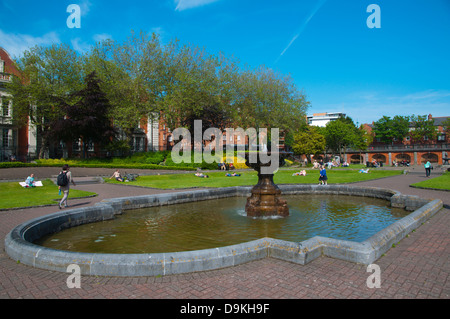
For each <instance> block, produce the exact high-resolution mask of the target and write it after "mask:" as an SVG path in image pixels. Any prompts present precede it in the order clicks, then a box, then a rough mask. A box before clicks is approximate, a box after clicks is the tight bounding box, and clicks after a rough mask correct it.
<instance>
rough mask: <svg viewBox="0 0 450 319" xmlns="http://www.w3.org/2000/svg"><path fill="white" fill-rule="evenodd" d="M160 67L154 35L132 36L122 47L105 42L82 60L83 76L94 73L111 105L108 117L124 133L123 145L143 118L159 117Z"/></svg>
mask: <svg viewBox="0 0 450 319" xmlns="http://www.w3.org/2000/svg"><path fill="white" fill-rule="evenodd" d="M162 64H163V60H162V48H161V44H160V42H159V37H158V36H157V35H156V34H154V33H153V34H152V35H151V36H150V35H148V34H146V33H144V32H140V33H139V34H136V33H134V32H133V33H132V34H131V35H130V36H129V37H128V38H127V40H126V41H124V42H123V43H119V42H115V41H112V40H105V41H102V42H99V43H97V44H96V45H95V46H94V47H93V48H92V50H91V51H90V52H89V53H88V54H87V55H85V56H84V68H85V70H86V71H85V72H86V73H89V72H92V71H96V74H97V76H98V78H99V79H100V80H101V82H100V87H101V89H102V90H103V91H104V92H105V93H106V96H107V98H108V100H109V101H110V103H111V105H112V108H111V109H110V114H109V115H110V116H111V118H113V119H114V124H115V125H116V126H117V127H120V129H121V130H122V132H124V133H125V137H126V140H127V144H129V143H130V141H131V138H132V134H133V132H134V129H135V128H136V127H137V125H138V123H139V121H140V120H141V119H142V118H143V117H145V116H147V117H158V116H159V109H158V105H157V100H158V99H161V98H163V95H164V93H163V87H162V84H161V80H162V78H160V76H161V74H162V73H163V72H164V71H162V70H161V68H162Z"/></svg>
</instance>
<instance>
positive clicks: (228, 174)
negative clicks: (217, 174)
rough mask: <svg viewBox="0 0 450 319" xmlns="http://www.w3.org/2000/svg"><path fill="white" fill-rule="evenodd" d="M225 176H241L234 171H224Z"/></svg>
mask: <svg viewBox="0 0 450 319" xmlns="http://www.w3.org/2000/svg"><path fill="white" fill-rule="evenodd" d="M225 176H227V177H232V176H241V174H238V173H236V172H234V173H226V174H225Z"/></svg>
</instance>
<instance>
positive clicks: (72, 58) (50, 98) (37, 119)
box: [8, 44, 83, 158]
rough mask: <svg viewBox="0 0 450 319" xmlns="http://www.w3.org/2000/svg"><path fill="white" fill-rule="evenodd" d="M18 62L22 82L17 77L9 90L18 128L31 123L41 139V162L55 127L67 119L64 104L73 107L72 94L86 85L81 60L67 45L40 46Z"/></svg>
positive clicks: (28, 52)
mask: <svg viewBox="0 0 450 319" xmlns="http://www.w3.org/2000/svg"><path fill="white" fill-rule="evenodd" d="M16 62H17V66H18V68H19V70H20V73H21V74H22V78H18V77H13V81H12V83H11V84H8V90H9V91H10V93H11V95H12V100H13V117H14V120H15V121H16V123H17V124H19V125H24V124H26V123H27V121H28V120H29V121H30V124H31V125H33V126H35V127H36V130H37V133H38V135H39V136H40V137H41V139H40V140H41V145H39V149H40V152H39V158H43V156H44V153H45V151H46V149H47V147H48V145H49V142H50V138H51V136H52V135H51V134H50V133H51V130H52V127H51V123H53V122H54V121H55V120H56V119H58V118H60V117H61V116H62V115H63V110H62V109H61V108H60V106H61V102H62V101H63V102H64V103H70V102H71V101H72V95H71V93H72V92H74V91H75V90H77V89H79V88H80V87H81V85H82V82H83V81H82V72H81V69H80V63H79V62H80V59H79V56H78V55H77V54H76V53H75V51H73V50H72V49H71V48H70V47H69V46H68V45H66V44H60V45H59V44H58V45H57V44H54V45H52V46H51V47H42V46H36V47H34V48H31V49H30V50H27V51H25V52H24V55H23V57H21V58H20V59H19V60H18V61H16Z"/></svg>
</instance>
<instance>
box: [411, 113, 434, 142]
mask: <svg viewBox="0 0 450 319" xmlns="http://www.w3.org/2000/svg"><path fill="white" fill-rule="evenodd" d="M411 125H412V128H413V129H412V130H411V131H410V132H409V136H410V137H411V139H412V140H413V141H414V142H416V143H417V142H421V141H423V140H424V139H425V138H428V139H430V140H433V139H435V138H436V135H437V133H436V128H435V127H434V121H433V120H429V119H428V117H427V116H426V115H417V116H416V115H412V116H411Z"/></svg>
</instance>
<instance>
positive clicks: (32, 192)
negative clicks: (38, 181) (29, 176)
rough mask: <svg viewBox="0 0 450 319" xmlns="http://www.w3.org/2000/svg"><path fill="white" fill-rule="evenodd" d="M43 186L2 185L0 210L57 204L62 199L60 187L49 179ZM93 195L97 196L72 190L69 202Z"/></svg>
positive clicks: (0, 184)
mask: <svg viewBox="0 0 450 319" xmlns="http://www.w3.org/2000/svg"><path fill="white" fill-rule="evenodd" d="M42 184H43V185H44V186H42V187H33V188H24V187H22V186H20V185H19V182H7V183H0V209H9V208H16V207H30V206H39V205H49V204H56V203H57V201H55V200H57V199H61V198H62V195H58V186H56V185H55V184H54V183H53V182H52V181H51V180H49V179H47V180H44V181H42ZM92 195H96V194H95V193H91V192H86V191H82V190H77V189H73V188H72V189H71V190H70V193H69V200H70V199H73V198H77V197H86V196H92Z"/></svg>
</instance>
